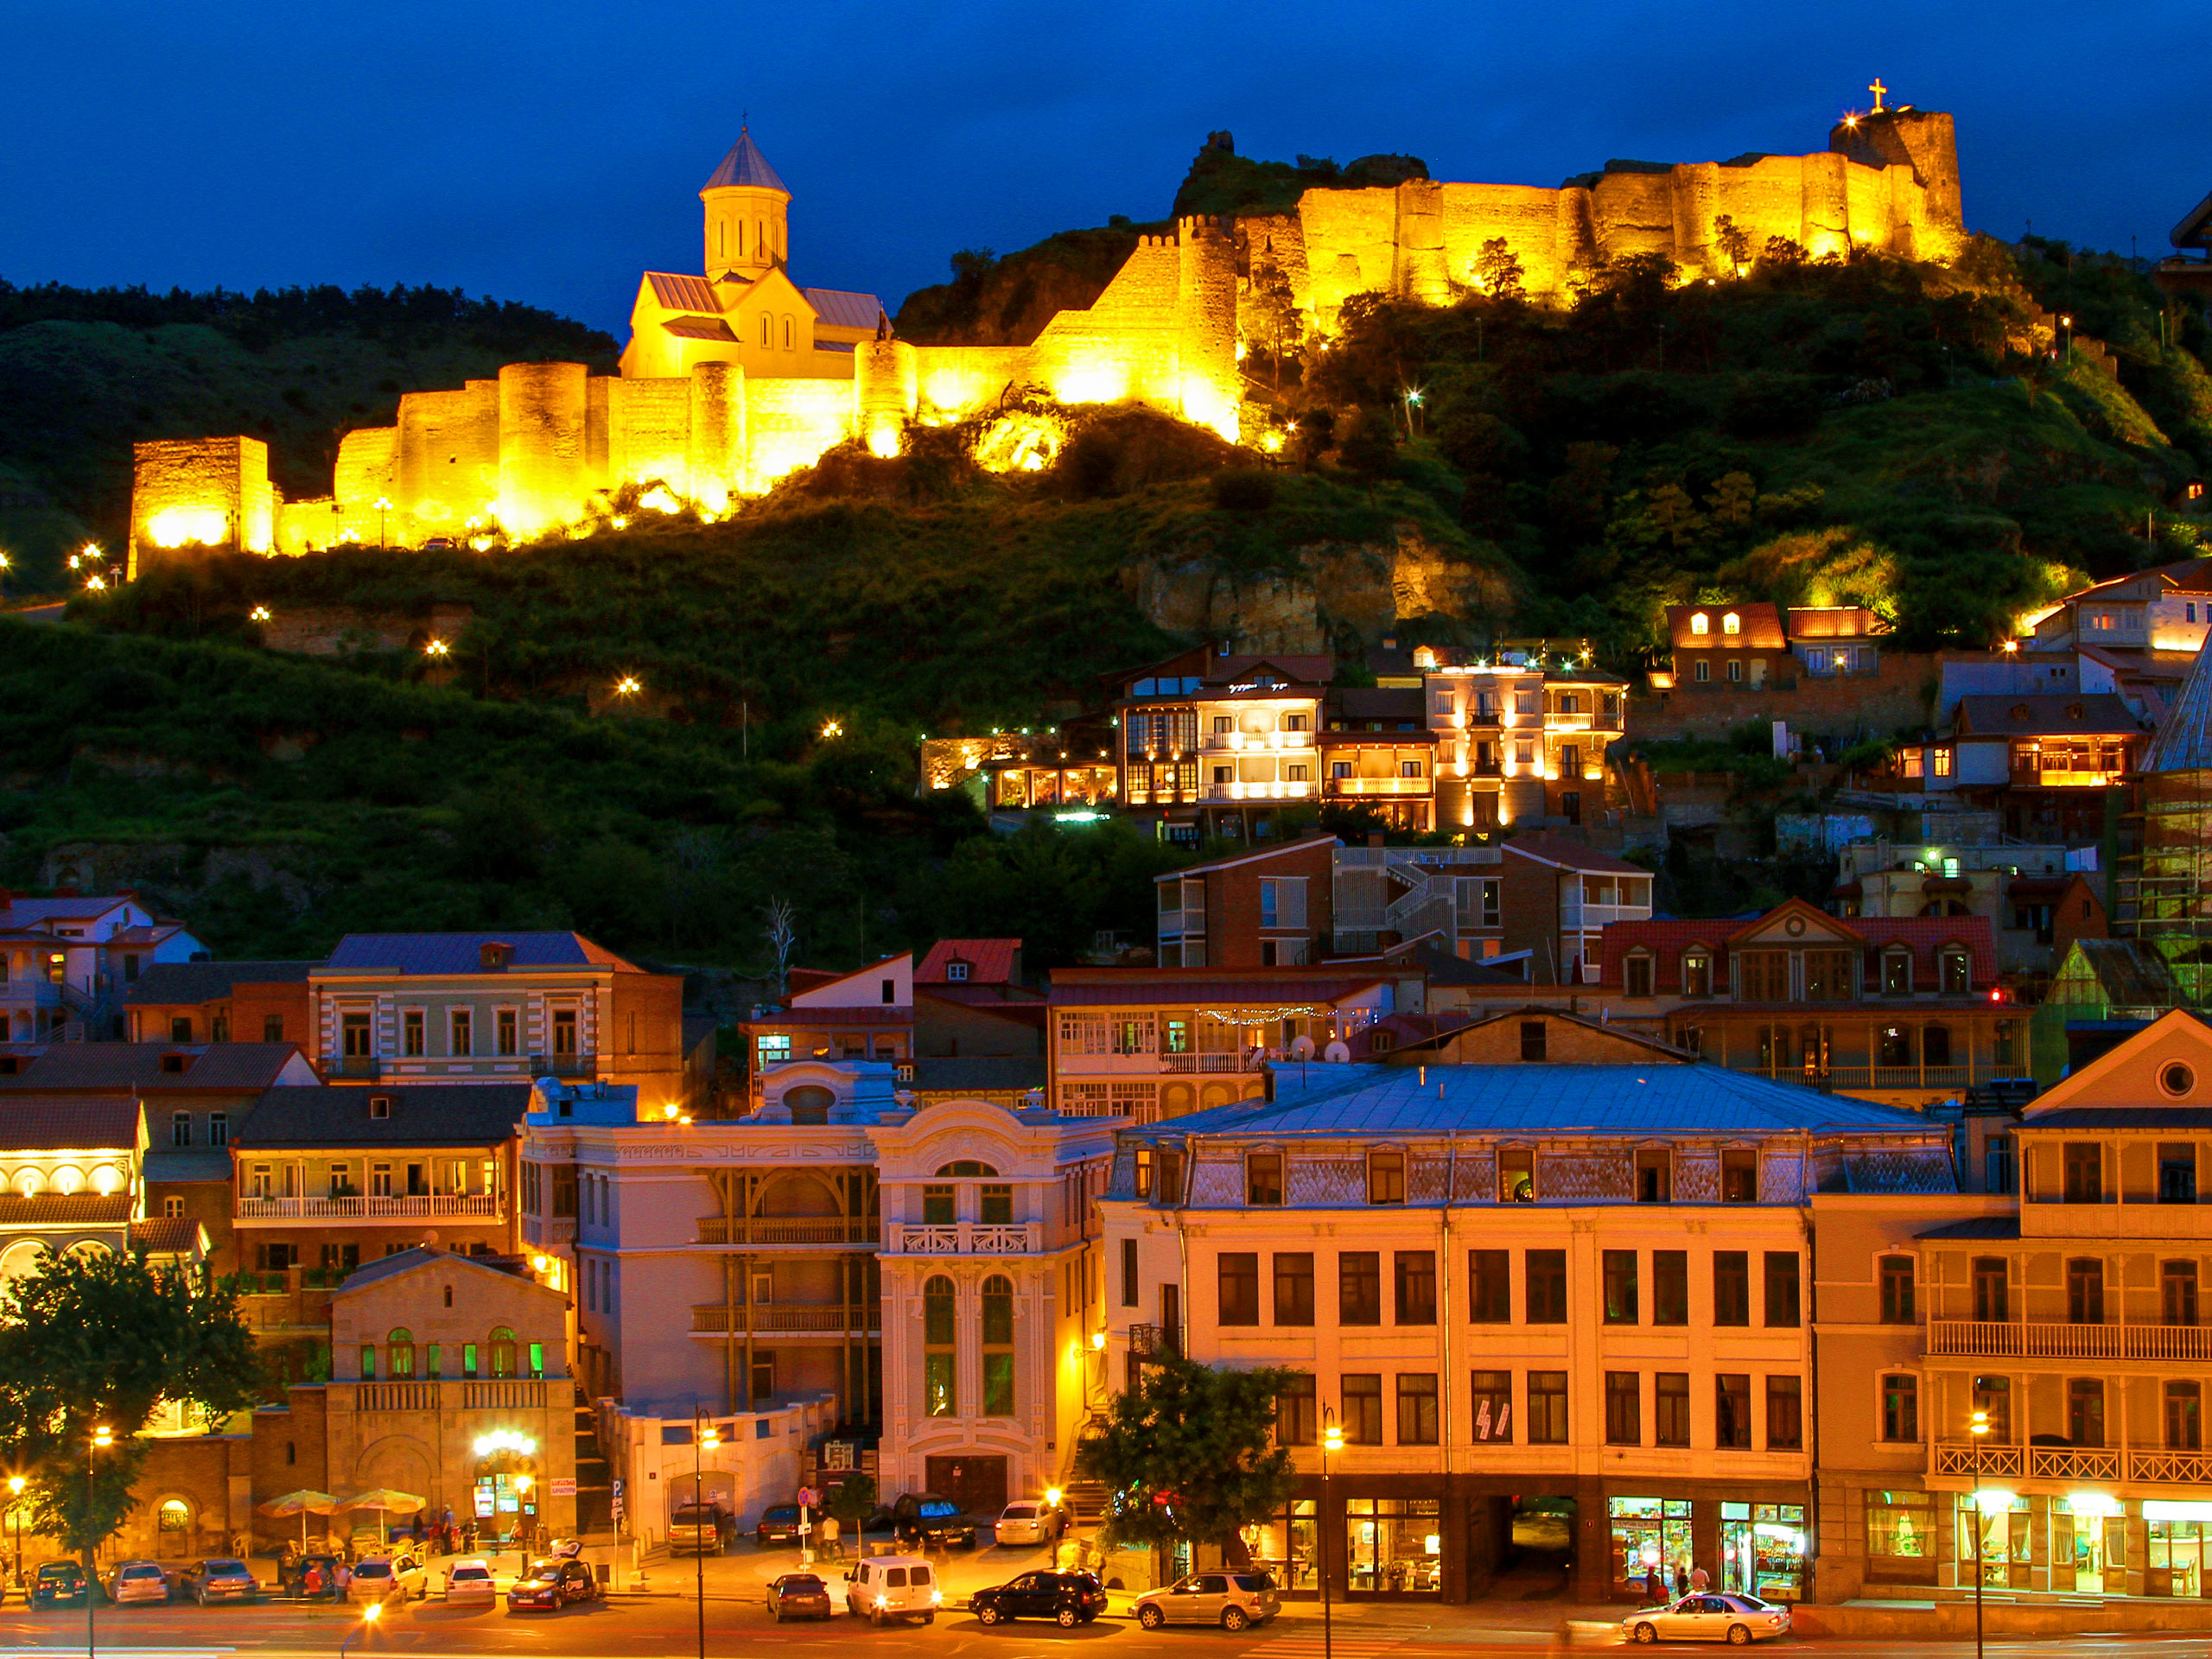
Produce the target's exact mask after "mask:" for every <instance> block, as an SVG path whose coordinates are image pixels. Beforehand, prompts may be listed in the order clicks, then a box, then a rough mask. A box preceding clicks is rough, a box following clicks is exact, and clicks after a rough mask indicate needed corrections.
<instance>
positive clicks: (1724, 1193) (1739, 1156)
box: [1720, 1152, 1759, 1204]
mask: <svg viewBox="0 0 2212 1659" xmlns="http://www.w3.org/2000/svg"><path fill="white" fill-rule="evenodd" d="M1758 1197H1759V1155H1758V1154H1757V1153H1756V1152H1723V1153H1722V1154H1720V1201H1721V1202H1722V1203H1723V1204H1756V1203H1758Z"/></svg>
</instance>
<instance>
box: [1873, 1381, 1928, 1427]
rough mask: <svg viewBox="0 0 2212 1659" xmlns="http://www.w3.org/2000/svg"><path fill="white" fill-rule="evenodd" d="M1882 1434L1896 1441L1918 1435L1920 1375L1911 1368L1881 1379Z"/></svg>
mask: <svg viewBox="0 0 2212 1659" xmlns="http://www.w3.org/2000/svg"><path fill="white" fill-rule="evenodd" d="M1882 1438H1883V1439H1884V1440H1896V1441H1899V1442H1912V1441H1916V1440H1919V1439H1920V1379H1919V1378H1918V1377H1916V1376H1913V1375H1911V1374H1910V1372H1897V1373H1894V1374H1892V1375H1891V1376H1885V1377H1884V1378H1883V1379H1882Z"/></svg>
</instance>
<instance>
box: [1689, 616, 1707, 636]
mask: <svg viewBox="0 0 2212 1659" xmlns="http://www.w3.org/2000/svg"><path fill="white" fill-rule="evenodd" d="M1690 632H1692V633H1697V634H1705V633H1711V632H1713V624H1712V622H1711V621H1710V620H1708V619H1707V616H1706V614H1705V613H1704V612H1703V611H1700V612H1699V613H1697V614H1696V615H1695V616H1693V617H1692V618H1690Z"/></svg>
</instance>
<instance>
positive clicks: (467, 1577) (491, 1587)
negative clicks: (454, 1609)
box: [446, 1555, 499, 1607]
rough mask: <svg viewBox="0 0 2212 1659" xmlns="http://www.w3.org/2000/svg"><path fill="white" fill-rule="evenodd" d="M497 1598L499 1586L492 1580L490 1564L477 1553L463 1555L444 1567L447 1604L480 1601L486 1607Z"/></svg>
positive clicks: (459, 1604) (465, 1603)
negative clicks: (449, 1565)
mask: <svg viewBox="0 0 2212 1659" xmlns="http://www.w3.org/2000/svg"><path fill="white" fill-rule="evenodd" d="M498 1599H499V1586H498V1585H497V1584H495V1583H493V1580H492V1564H491V1562H489V1561H487V1560H484V1559H483V1558H482V1557H480V1556H477V1555H467V1556H463V1557H462V1558H461V1560H457V1561H455V1562H454V1564H453V1565H452V1566H451V1567H448V1568H447V1569H446V1603H447V1605H448V1606H462V1605H467V1603H469V1602H472V1601H480V1602H482V1603H483V1604H484V1605H486V1607H489V1606H490V1605H492V1604H493V1602H495V1601H497V1600H498Z"/></svg>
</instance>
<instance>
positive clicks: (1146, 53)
mask: <svg viewBox="0 0 2212 1659" xmlns="http://www.w3.org/2000/svg"><path fill="white" fill-rule="evenodd" d="M2204 19H2205V13H2204V8H2203V5H2202V0H2194V3H2184V0H2103V3H2100V4H2097V5H2091V6H2084V5H2080V4H2067V5H2062V4H2057V3H2048V0H2012V3H2005V4H1979V3H1977V4H1948V5H1947V4H1944V3H1942V0H1933V3H1921V4H1916V5H1910V6H1907V5H1898V4H1886V3H1885V4H1865V3H1858V4H1834V3H1831V4H1825V5H1813V4H1803V3H1776V0H1709V3H1705V4H1700V5H1659V4H1636V3H1606V0H1585V3H1583V4H1581V5H1579V6H1567V5H1561V4H1557V3H1548V4H1523V3H1495V0H1492V3H1482V0H1457V3H1434V4H1403V5H1372V4H1370V5H1366V6H1362V5H1359V4H1357V3H1352V4H1346V3H1342V0H1338V3H1330V4H1316V3H1307V0H1280V3H1275V4H1273V5H1260V4H1250V3H1247V4H1242V5H1234V6H1231V5H1220V4H1212V3H1204V0H1184V3H1167V4H1160V3H1148V0H1147V3H1119V4H1116V3H1113V0H1108V3H1105V4H1103V5H1102V4H1039V3H1036V0H1020V3H1003V0H960V3H956V4H952V5H945V4H942V3H940V4H929V3H923V4H918V5H916V4H884V3H862V0H801V3H798V4H794V5H777V6H762V5H749V4H743V3H719V4H713V5H702V4H693V3H683V0H652V3H629V4H610V3H599V4H575V3H563V0H440V3H415V0H409V3H390V0H353V3H340V4H330V3H323V0H283V3H274V0H198V3H194V4H191V5H177V4H175V3H171V0H162V3H158V4H156V3H149V0H64V3H60V4H46V5H34V4H32V3H29V0H6V3H5V4H4V5H0V22H4V23H5V25H6V29H5V34H4V35H3V36H0V38H4V39H5V40H6V41H7V50H6V52H5V54H4V57H5V62H4V63H0V130H4V131H5V135H6V139H5V150H4V156H5V161H4V163H0V277H6V278H8V279H9V280H10V281H12V282H16V283H30V282H41V281H46V280H48V279H55V280H60V281H62V282H66V283H81V284H86V285H92V286H98V285H103V284H107V283H146V284H148V285H149V286H152V287H155V288H167V287H168V286H170V285H171V284H182V285H184V286H186V287H188V288H195V289H196V288H207V287H212V286H213V285H215V284H218V283H220V284H222V285H224V286H226V287H232V288H248V289H251V288H253V287H257V286H262V285H267V286H272V287H273V286H278V285H283V284H287V283H324V282H332V283H342V284H345V285H346V286H348V287H351V286H353V285H355V284H358V283H365V282H366V283H392V282H407V283H423V282H430V283H440V284H442V285H447V286H454V285H459V286H461V287H464V288H466V289H468V290H469V291H470V292H471V293H480V294H489V295H493V296H497V297H499V298H503V299H514V300H522V301H527V302H531V303H534V304H537V305H543V306H547V307H550V308H553V309H556V310H558V311H563V312H565V313H568V314H569V315H574V316H577V317H580V318H582V319H584V320H586V321H590V322H594V323H596V324H598V325H600V326H601V327H606V328H608V329H609V330H611V331H613V332H614V333H615V334H617V335H618V337H620V336H621V335H622V334H623V333H624V332H625V330H624V322H625V319H626V316H627V315H628V308H629V304H630V300H631V296H632V291H633V290H634V289H635V287H636V283H637V276H638V272H639V270H642V269H645V268H648V267H653V268H658V269H661V270H696V269H697V268H698V260H699V203H698V198H697V192H698V188H699V187H700V185H701V184H702V183H703V182H704V181H705V180H706V177H707V175H708V174H709V173H710V172H711V171H712V170H713V168H714V167H715V162H717V161H718V160H719V159H720V158H721V154H722V152H723V151H724V150H725V149H728V146H729V144H730V143H731V142H732V140H733V139H734V137H735V136H736V133H737V130H738V126H739V123H740V119H741V112H742V111H750V115H751V120H752V125H753V137H754V138H755V140H756V141H757V142H758V143H760V147H761V149H762V150H763V152H764V153H765V154H766V156H767V157H768V159H769V160H770V162H772V164H773V165H774V166H775V167H776V168H777V169H778V171H779V173H780V174H781V175H783V179H784V181H785V184H787V185H788V186H789V187H790V188H791V191H792V193H793V194H794V197H795V200H794V203H793V206H792V208H791V247H792V274H793V276H794V277H796V278H797V279H798V281H800V282H801V283H810V284H816V285H819V286H823V287H832V288H855V289H873V290H874V291H875V292H876V293H878V294H880V296H882V297H883V298H884V299H885V301H886V302H887V303H889V304H890V306H891V307H892V308H893V309H894V310H895V309H896V308H897V305H898V302H899V299H900V297H902V296H904V295H905V294H906V292H907V291H908V290H909V289H913V288H915V287H918V286H919V285H921V284H924V283H932V282H938V281H940V280H942V279H943V277H944V271H945V260H946V257H947V256H948V255H949V254H950V253H951V252H952V251H954V250H955V249H957V248H962V247H968V246H988V247H993V248H996V249H998V250H1000V251H1011V250H1013V249H1015V248H1020V247H1022V246H1025V245H1027V244H1029V243H1031V242H1033V241H1035V240H1036V239H1037V238H1039V237H1042V236H1045V235H1047V234H1049V233H1050V232H1052V231H1054V230H1058V229H1065V228H1069V227H1071V226H1087V225H1096V224H1103V222H1104V221H1105V219H1106V217H1107V216H1108V215H1109V213H1128V214H1129V215H1130V216H1132V217H1133V218H1136V219H1147V218H1156V217H1159V216H1161V215H1164V214H1165V213H1166V211H1167V207H1168V204H1169V201H1170V200H1171V199H1172V197H1173V193H1174V190H1175V187H1176V185H1177V183H1178V182H1179V181H1180V179H1181V178H1182V176H1183V173H1184V170H1185V168H1186V167H1187V166H1188V165H1189V162H1190V160H1191V157H1192V155H1193V154H1194V153H1195V152H1196V150H1197V149H1198V145H1199V143H1200V141H1201V140H1202V139H1203V138H1204V137H1205V134H1206V133H1207V132H1208V131H1209V130H1212V129H1216V128H1224V127H1225V128H1228V129H1229V130H1231V131H1232V132H1234V134H1235V135H1236V146H1237V149H1239V150H1240V151H1241V152H1242V153H1243V154H1245V155H1248V156H1262V157H1268V158H1280V159H1282V160H1288V159H1290V158H1291V157H1292V156H1294V154H1295V153H1297V152H1299V151H1301V150H1302V151H1305V152H1306V153H1307V154H1309V155H1314V156H1334V157H1335V158H1336V159H1337V160H1338V161H1340V162H1343V161H1349V160H1351V158H1352V157H1353V156H1360V155H1365V154H1369V153H1371V152H1375V151H1382V150H1396V151H1403V152H1408V153H1410V154H1413V155H1416V156H1421V157H1422V158H1423V159H1425V160H1426V161H1427V163H1428V166H1429V170H1430V172H1431V173H1432V175H1434V176H1435V177H1438V178H1440V179H1459V180H1480V181H1497V182H1511V183H1529V184H1541V185H1555V184H1557V183H1558V182H1559V181H1560V180H1561V179H1562V178H1564V177H1565V176H1567V175H1569V174H1572V173H1577V172H1582V171H1586V170H1588V169H1591V168H1596V167H1599V166H1600V165H1602V164H1603V163H1604V162H1605V160H1606V159H1607V158H1608V157H1610V156H1625V157H1634V158H1638V159H1643V160H1651V161H1669V162H1672V161H1698V160H1719V159H1725V158H1726V157H1728V156H1734V155H1737V154H1738V153H1740V152H1742V151H1745V150H1748V149H1763V150H1769V151H1773V152H1777V153H1787V154H1796V153H1801V152H1803V151H1807V150H1813V149H1821V148H1823V147H1824V146H1825V144H1826V143H1827V130H1828V127H1829V125H1830V124H1831V123H1832V122H1834V120H1835V119H1836V118H1837V117H1838V116H1840V114H1842V113H1843V112H1844V111H1846V110H1847V109H1863V108H1865V107H1866V106H1867V105H1868V104H1869V103H1871V101H1872V99H1871V96H1870V94H1869V93H1868V92H1867V91H1866V84H1867V83H1868V82H1869V81H1870V80H1872V79H1874V78H1875V77H1876V76H1877V75H1879V76H1880V77H1881V78H1882V79H1884V80H1885V81H1886V82H1887V84H1888V85H1889V86H1890V87H1891V89H1892V90H1891V101H1892V102H1908V103H1914V104H1917V105H1922V106H1923V107H1926V108H1934V109H1942V110H1948V111H1951V112H1952V113H1953V114H1954V115H1955V117H1956V118H1957V122H1958V129H1959V143H1960V151H1961V167H1962V169H1963V173H1964V180H1965V197H1966V212H1967V222H1968V223H1969V225H1971V226H1974V228H1976V229H1979V230H1984V231H1988V232H1994V233H1996V234H1998V235H2001V236H2005V237H2008V238H2009V237H2017V236H2018V235H2019V234H2020V232H2021V230H2022V229H2023V227H2024V225H2025V223H2026V222H2027V221H2029V220H2030V219H2032V220H2033V222H2034V227H2035V229H2036V231H2037V232H2038V233H2040V234H2047V235H2052V236H2057V237H2062V238H2066V239H2068V240H2070V241H2074V242H2077V243H2082V244H2086V245H2095V246H2100V247H2111V248H2116V249H2118V250H2120V251H2122V252H2125V251H2126V250H2127V247H2128V238H2129V237H2130V235H2131V234H2133V235H2135V236H2137V237H2139V238H2140V244H2139V245H2140V248H2141V251H2143V252H2144V253H2145V255H2153V256H2155V255H2157V254H2160V253H2164V252H2165V251H2167V248H2166V240H2165V236H2166V232H2167V230H2168V229H2169V228H2170V227H2171V226H2172V225H2173V223H2174V222H2175V221H2176V220H2177V219H2179V218H2180V217H2181V216H2182V214H2183V212H2184V211H2185V210H2187V209H2188V208H2189V207H2190V206H2191V205H2192V204H2194V203H2195V202H2196V200H2198V199H2199V198H2201V197H2202V195H2203V194H2205V193H2206V191H2207V190H2208V189H2212V122H2208V120H2207V119H2206V108H2205V93H2204V90H2203V86H2202V71H2203V68H2204V65H2205V62H2206V38H2205V31H2204Z"/></svg>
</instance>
